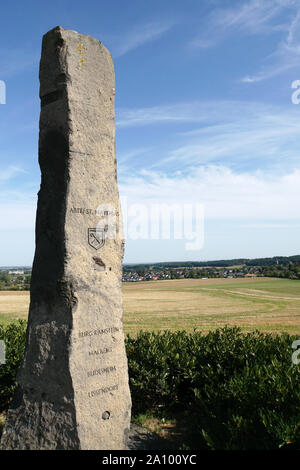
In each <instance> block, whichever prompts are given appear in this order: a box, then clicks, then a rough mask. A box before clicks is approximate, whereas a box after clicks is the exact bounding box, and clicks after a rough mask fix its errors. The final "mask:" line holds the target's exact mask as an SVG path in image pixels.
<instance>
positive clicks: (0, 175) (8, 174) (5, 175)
mask: <svg viewBox="0 0 300 470" xmlns="http://www.w3.org/2000/svg"><path fill="white" fill-rule="evenodd" d="M19 173H26V171H25V170H23V169H22V168H20V167H17V166H8V167H7V168H5V169H0V182H1V181H2V182H3V181H9V180H11V179H12V178H14V177H15V176H16V175H17V174H19Z"/></svg>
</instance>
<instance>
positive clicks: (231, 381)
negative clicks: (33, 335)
mask: <svg viewBox="0 0 300 470" xmlns="http://www.w3.org/2000/svg"><path fill="white" fill-rule="evenodd" d="M25 326H26V325H25V322H20V323H18V324H10V325H8V326H7V327H1V326H0V339H4V340H5V342H6V344H7V362H6V364H5V365H1V366H0V410H3V409H6V408H7V406H8V404H9V402H10V400H11V397H12V395H13V392H14V389H15V375H16V371H17V369H18V367H19V365H20V363H21V360H22V357H23V350H24V344H25ZM295 339H298V338H296V337H292V336H290V335H288V334H281V335H278V336H272V335H271V334H264V333H260V332H258V331H256V332H253V333H247V334H245V333H242V332H241V330H240V329H239V328H228V327H225V328H222V329H219V330H216V331H214V332H210V333H208V334H205V335H203V334H201V333H199V332H193V333H187V332H185V331H177V332H169V331H165V332H159V333H154V332H140V333H139V334H138V335H137V337H130V336H127V338H126V348H127V356H128V367H129V376H130V389H131V395H132V402H133V413H134V414H136V413H140V412H149V411H153V410H154V411H157V410H158V409H159V410H167V411H170V410H173V411H174V410H177V409H180V410H187V411H189V413H190V414H191V416H192V417H193V420H192V422H193V426H194V432H195V436H196V438H197V442H198V445H197V447H198V448H213V449H276V448H298V449H300V365H299V366H296V365H293V364H292V361H291V356H292V353H293V349H292V343H293V341H294V340H295Z"/></svg>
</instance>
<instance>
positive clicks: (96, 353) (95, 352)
mask: <svg viewBox="0 0 300 470" xmlns="http://www.w3.org/2000/svg"><path fill="white" fill-rule="evenodd" d="M110 352H112V348H103V349H93V351H89V356H99V355H100V354H107V353H110Z"/></svg>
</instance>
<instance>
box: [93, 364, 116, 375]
mask: <svg viewBox="0 0 300 470" xmlns="http://www.w3.org/2000/svg"><path fill="white" fill-rule="evenodd" d="M116 370H117V369H116V366H109V367H101V368H100V369H94V370H89V371H88V373H87V376H88V377H94V376H95V375H103V374H111V372H116Z"/></svg>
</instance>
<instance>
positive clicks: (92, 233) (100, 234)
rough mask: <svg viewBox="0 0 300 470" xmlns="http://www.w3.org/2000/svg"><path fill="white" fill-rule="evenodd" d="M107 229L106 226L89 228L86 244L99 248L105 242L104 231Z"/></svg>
mask: <svg viewBox="0 0 300 470" xmlns="http://www.w3.org/2000/svg"><path fill="white" fill-rule="evenodd" d="M106 231H107V227H106V226H105V227H104V228H102V229H100V228H89V229H88V244H89V245H90V246H91V247H92V248H95V250H99V248H101V247H102V246H103V245H104V243H105V232H106Z"/></svg>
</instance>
